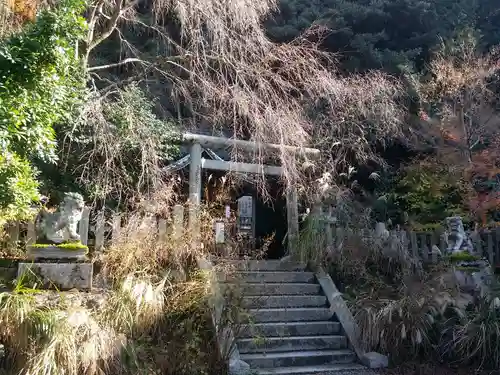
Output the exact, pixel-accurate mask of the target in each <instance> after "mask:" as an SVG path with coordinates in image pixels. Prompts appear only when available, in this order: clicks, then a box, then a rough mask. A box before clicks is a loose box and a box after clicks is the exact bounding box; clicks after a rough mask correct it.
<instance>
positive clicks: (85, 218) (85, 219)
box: [78, 207, 90, 246]
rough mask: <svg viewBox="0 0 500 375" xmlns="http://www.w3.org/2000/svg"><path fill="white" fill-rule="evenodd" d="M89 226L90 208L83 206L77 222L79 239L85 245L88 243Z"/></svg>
mask: <svg viewBox="0 0 500 375" xmlns="http://www.w3.org/2000/svg"><path fill="white" fill-rule="evenodd" d="M89 227H90V208H88V207H85V208H84V209H83V213H82V219H81V220H80V224H78V234H79V235H80V241H81V242H82V244H83V245H85V246H87V245H88V243H89Z"/></svg>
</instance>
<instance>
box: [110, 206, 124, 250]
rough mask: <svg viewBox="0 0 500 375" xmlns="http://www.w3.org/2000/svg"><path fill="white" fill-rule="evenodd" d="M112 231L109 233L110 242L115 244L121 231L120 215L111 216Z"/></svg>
mask: <svg viewBox="0 0 500 375" xmlns="http://www.w3.org/2000/svg"><path fill="white" fill-rule="evenodd" d="M112 225H113V227H112V231H111V241H112V242H113V243H116V241H117V240H118V239H119V238H120V232H121V229H122V215H120V214H117V213H115V214H113V223H112Z"/></svg>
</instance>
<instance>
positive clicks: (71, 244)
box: [31, 242, 89, 251]
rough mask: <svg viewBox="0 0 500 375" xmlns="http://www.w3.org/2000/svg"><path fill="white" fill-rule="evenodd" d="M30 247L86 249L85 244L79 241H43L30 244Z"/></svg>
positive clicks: (69, 249)
mask: <svg viewBox="0 0 500 375" xmlns="http://www.w3.org/2000/svg"><path fill="white" fill-rule="evenodd" d="M31 247H32V248H34V249H46V248H49V247H50V248H57V249H61V250H67V251H77V250H88V249H89V248H88V246H85V245H84V244H82V243H81V242H67V243H61V244H45V243H43V244H42V243H38V244H34V245H31Z"/></svg>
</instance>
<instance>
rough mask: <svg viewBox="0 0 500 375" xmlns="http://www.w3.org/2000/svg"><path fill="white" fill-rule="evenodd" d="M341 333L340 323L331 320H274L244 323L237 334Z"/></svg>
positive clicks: (276, 335) (315, 334)
mask: <svg viewBox="0 0 500 375" xmlns="http://www.w3.org/2000/svg"><path fill="white" fill-rule="evenodd" d="M338 333H340V323H338V322H330V321H318V322H272V323H257V324H244V325H242V326H240V327H239V329H238V332H236V335H237V336H238V337H240V338H251V337H259V336H260V337H282V336H317V335H335V334H338Z"/></svg>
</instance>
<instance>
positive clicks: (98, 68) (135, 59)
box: [87, 57, 151, 72]
mask: <svg viewBox="0 0 500 375" xmlns="http://www.w3.org/2000/svg"><path fill="white" fill-rule="evenodd" d="M130 63H140V64H143V65H147V66H149V65H151V63H149V62H147V61H144V60H141V59H138V58H135V57H129V58H127V59H125V60H122V61H120V62H117V63H113V64H106V65H99V66H92V67H90V68H88V69H87V70H88V71H89V72H95V71H96V70H104V69H110V68H116V67H119V66H121V65H125V64H130Z"/></svg>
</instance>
